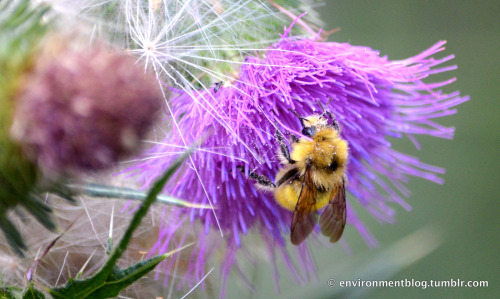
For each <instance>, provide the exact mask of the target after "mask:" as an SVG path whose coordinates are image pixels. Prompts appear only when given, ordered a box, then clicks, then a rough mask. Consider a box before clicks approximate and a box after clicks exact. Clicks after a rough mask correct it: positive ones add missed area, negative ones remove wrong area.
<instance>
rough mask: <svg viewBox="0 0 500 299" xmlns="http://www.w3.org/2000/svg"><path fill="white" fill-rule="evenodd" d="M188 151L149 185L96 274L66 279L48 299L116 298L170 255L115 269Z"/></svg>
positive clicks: (50, 291)
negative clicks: (133, 235) (63, 284)
mask: <svg viewBox="0 0 500 299" xmlns="http://www.w3.org/2000/svg"><path fill="white" fill-rule="evenodd" d="M191 151H192V149H190V150H189V151H188V152H186V153H184V154H183V155H182V156H181V157H179V158H178V159H177V160H176V161H174V162H173V164H172V165H171V166H170V167H169V168H168V169H167V170H166V171H165V173H164V174H163V175H162V176H161V177H160V178H159V179H158V180H157V182H156V183H155V184H154V185H153V187H152V188H151V189H150V191H149V193H148V196H147V197H146V199H145V200H144V201H143V202H142V204H141V206H140V207H139V209H138V210H137V211H136V212H135V214H134V216H133V218H132V220H131V221H130V224H129V226H128V228H127V230H126V231H125V233H124V235H123V237H122V239H121V240H120V242H119V243H118V246H117V247H116V248H115V249H114V250H113V252H112V253H111V255H110V257H109V259H108V261H107V262H106V263H105V264H104V266H103V267H102V268H101V269H100V270H99V272H97V274H95V275H94V276H92V277H90V278H88V279H85V280H78V279H70V280H69V281H68V282H67V283H66V285H65V286H63V287H60V288H53V289H50V290H49V293H50V294H51V295H52V297H54V298H61V299H62V298H107V297H113V296H116V295H117V294H118V293H119V292H120V290H122V289H124V288H126V287H127V286H129V285H130V284H131V283H133V282H134V281H136V280H137V279H139V278H141V277H142V276H144V275H145V274H146V273H149V272H150V271H151V270H153V269H154V267H155V266H156V265H157V264H158V263H160V262H161V261H162V260H163V259H165V258H166V257H167V256H168V255H170V254H172V253H168V254H166V255H159V256H155V257H153V258H151V259H148V260H145V261H141V262H139V263H137V264H135V265H133V266H130V267H129V268H126V269H123V270H122V269H119V268H118V267H116V262H117V261H118V259H119V258H120V257H121V255H122V254H123V252H124V251H125V249H126V248H127V245H128V243H129V242H130V239H131V238H132V234H133V232H134V231H135V229H136V228H137V227H138V226H139V223H140V222H141V220H142V218H143V217H144V216H145V215H146V213H147V211H148V209H149V207H150V206H151V205H152V204H153V202H154V201H155V199H156V197H157V195H158V194H159V193H160V192H161V190H163V187H164V186H165V184H166V183H167V181H168V180H169V179H170V177H171V176H172V175H173V174H174V173H175V171H176V170H177V169H178V168H179V167H180V166H181V164H182V162H183V161H184V160H185V159H186V158H187V157H188V155H189V154H190V153H191ZM183 248H185V247H183ZM183 248H180V249H178V250H181V249H183Z"/></svg>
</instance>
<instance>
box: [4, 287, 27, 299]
mask: <svg viewBox="0 0 500 299" xmlns="http://www.w3.org/2000/svg"><path fill="white" fill-rule="evenodd" d="M22 294H23V290H22V289H20V288H18V287H12V286H11V287H0V299H20V298H22Z"/></svg>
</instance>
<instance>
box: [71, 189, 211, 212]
mask: <svg viewBox="0 0 500 299" xmlns="http://www.w3.org/2000/svg"><path fill="white" fill-rule="evenodd" d="M66 188H68V189H69V191H70V192H71V193H74V194H85V195H88V196H91V197H106V198H120V199H131V200H139V201H143V200H144V199H145V198H146V196H147V192H146V191H142V190H137V189H132V188H126V187H116V186H108V185H101V184H96V183H70V184H66ZM156 201H157V202H159V203H162V204H166V205H172V206H177V207H185V208H194V209H210V208H211V207H210V206H209V205H203V204H196V203H191V202H188V201H185V200H182V199H179V198H175V197H172V196H168V195H162V194H160V195H158V196H157V197H156Z"/></svg>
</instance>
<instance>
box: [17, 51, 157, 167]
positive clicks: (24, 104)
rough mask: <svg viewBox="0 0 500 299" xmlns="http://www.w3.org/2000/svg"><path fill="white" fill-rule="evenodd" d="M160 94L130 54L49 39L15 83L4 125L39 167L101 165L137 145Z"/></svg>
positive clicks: (111, 161) (147, 125) (107, 163)
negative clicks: (9, 120)
mask: <svg viewBox="0 0 500 299" xmlns="http://www.w3.org/2000/svg"><path fill="white" fill-rule="evenodd" d="M54 44H56V46H54ZM162 98H163V95H162V92H161V90H160V88H159V86H158V83H157V81H156V80H155V77H154V76H151V75H147V74H145V73H144V69H143V68H141V67H140V66H139V65H137V64H135V61H134V59H132V58H131V57H128V56H125V55H119V54H117V53H114V52H112V51H111V50H109V49H107V48H106V47H104V46H103V45H94V46H92V47H89V48H84V49H72V48H70V47H67V46H64V45H63V46H61V45H59V44H58V43H57V42H52V44H51V46H49V47H48V48H46V49H45V51H44V52H43V53H42V54H41V55H40V56H39V57H37V62H36V63H35V67H34V69H33V71H31V72H30V73H29V74H28V75H27V76H26V78H25V82H24V84H22V86H21V88H20V91H19V95H18V97H17V99H16V111H15V115H14V122H13V125H12V127H11V130H10V132H11V135H12V137H13V138H14V139H15V140H16V141H18V142H19V144H20V145H21V146H22V148H23V150H24V152H25V153H26V155H27V156H28V157H29V158H30V159H31V160H32V161H35V162H37V163H38V164H39V165H40V166H41V167H42V168H43V169H44V170H46V171H50V172H56V173H66V172H75V171H79V170H92V169H101V168H105V167H108V166H110V165H112V164H113V163H114V162H116V161H117V160H118V159H119V158H121V157H123V156H125V155H127V154H130V153H131V152H133V151H134V150H136V149H137V148H138V146H139V144H140V143H139V141H140V139H141V138H142V136H144V135H145V133H146V132H147V130H148V129H149V127H150V125H151V124H152V122H153V120H154V119H155V115H157V111H158V110H159V109H160V104H161V101H162Z"/></svg>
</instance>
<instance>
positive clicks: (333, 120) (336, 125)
mask: <svg viewBox="0 0 500 299" xmlns="http://www.w3.org/2000/svg"><path fill="white" fill-rule="evenodd" d="M332 101H333V98H331V97H330V101H328V103H327V104H326V105H327V106H328V105H329V104H330V103H331V102H332ZM318 104H319V106H320V107H321V110H323V115H322V116H323V117H325V115H328V117H330V119H331V120H332V125H333V127H334V128H335V130H336V131H337V132H340V126H339V122H338V121H337V118H336V117H334V116H333V115H332V114H331V113H330V111H327V110H325V108H324V107H323V105H322V104H321V101H318Z"/></svg>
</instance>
